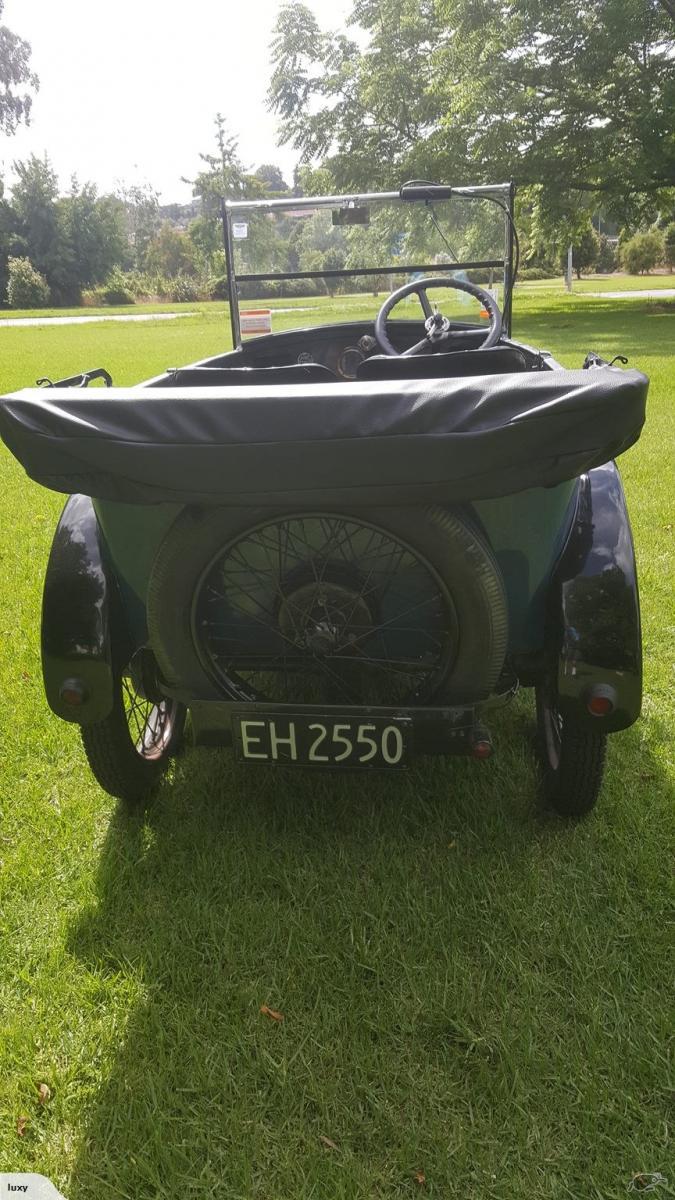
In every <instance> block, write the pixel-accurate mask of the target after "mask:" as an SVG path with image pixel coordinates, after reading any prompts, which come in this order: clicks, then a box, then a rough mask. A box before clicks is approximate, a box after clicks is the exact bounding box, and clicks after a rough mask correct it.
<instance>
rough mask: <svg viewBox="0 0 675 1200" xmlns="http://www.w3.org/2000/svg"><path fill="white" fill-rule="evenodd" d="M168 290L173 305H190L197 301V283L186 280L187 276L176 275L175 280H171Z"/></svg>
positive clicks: (192, 280) (193, 280)
mask: <svg viewBox="0 0 675 1200" xmlns="http://www.w3.org/2000/svg"><path fill="white" fill-rule="evenodd" d="M170 290H171V295H170V299H171V300H173V302H174V304H191V303H192V302H193V301H194V300H199V286H198V284H197V281H196V280H195V279H188V277H187V275H177V276H176V278H175V279H172V280H171V289H170Z"/></svg>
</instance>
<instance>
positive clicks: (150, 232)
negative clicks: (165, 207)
mask: <svg viewBox="0 0 675 1200" xmlns="http://www.w3.org/2000/svg"><path fill="white" fill-rule="evenodd" d="M118 198H119V200H121V202H122V204H123V206H124V213H125V221H126V228H127V239H128V241H129V245H130V248H131V256H132V262H133V266H134V267H135V268H136V270H137V271H143V270H144V269H145V257H146V254H147V252H148V246H149V245H150V243H151V241H152V240H153V238H154V237H155V236H156V234H157V231H158V230H159V226H160V217H159V193H158V192H156V191H155V189H154V188H153V187H151V186H150V184H145V185H144V186H139V185H137V184H136V185H133V186H132V187H122V188H120V190H119V192H118Z"/></svg>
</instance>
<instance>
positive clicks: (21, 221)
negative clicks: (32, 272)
mask: <svg viewBox="0 0 675 1200" xmlns="http://www.w3.org/2000/svg"><path fill="white" fill-rule="evenodd" d="M13 167H14V172H15V174H16V182H15V183H14V186H13V188H12V202H13V205H14V210H15V212H16V216H17V221H18V235H17V239H16V242H17V244H16V245H15V246H14V247H13V253H14V254H18V255H19V256H20V255H26V257H28V258H29V259H30V260H31V262H32V264H33V266H34V267H36V268H37V270H38V271H40V272H41V274H43V275H47V276H49V273H50V270H51V267H52V265H53V262H54V257H55V255H56V254H57V253H58V241H59V228H58V223H59V222H58V211H57V206H56V201H57V199H58V194H59V188H58V179H57V177H56V172H55V170H54V168H53V167H52V164H51V162H50V161H49V158H48V157H47V155H45V157H44V158H38V157H37V155H35V154H31V155H30V157H29V158H27V159H26V160H25V161H23V162H15V163H14V164H13Z"/></svg>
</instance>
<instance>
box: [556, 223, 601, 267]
mask: <svg viewBox="0 0 675 1200" xmlns="http://www.w3.org/2000/svg"><path fill="white" fill-rule="evenodd" d="M570 244H571V246H572V264H573V266H574V270H575V271H576V273H577V279H581V272H582V271H587V270H589V268H590V267H594V266H595V264H596V262H597V260H598V255H599V254H600V242H599V240H598V235H597V233H596V232H595V230H594V228H593V226H592V225H591V222H590V220H588V221H587V222H586V224H585V225H584V226H583V227H582V228H581V229H579V230H578V231H577V232H576V233H575V235H574V236H573V237H572V239H571V242H568V244H567V246H566V247H563V251H564V252H563V254H562V256H561V260H560V269H561V271H562V273H563V275H564V274H565V271H566V270H567V249H568V247H569V245H570Z"/></svg>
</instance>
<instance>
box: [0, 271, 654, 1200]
mask: <svg viewBox="0 0 675 1200" xmlns="http://www.w3.org/2000/svg"><path fill="white" fill-rule="evenodd" d="M340 310H342V312H343V315H344V316H347V315H349V314H350V313H351V312H352V311H355V310H354V306H353V304H352V302H342V303H341V305H340V304H339V303H338V304H336V305H335V306H334V308H333V312H334V313H336V315H337V314H339V312H340ZM310 315H311V314H307V316H308V317H309V316H310ZM285 320H286V318H284V321H285ZM515 327H516V332H517V335H518V336H520V337H522V339H523V340H526V341H529V342H531V343H533V344H541V345H544V346H547V347H549V348H550V349H551V350H552V351H553V352H554V353H555V354H556V355H557V356H559V357H560V358H561V360H562V361H563V362H564V363H566V364H567V365H579V364H580V362H581V360H582V358H583V355H584V353H585V351H586V350H587V349H589V348H593V349H596V350H599V351H600V352H602V353H603V354H605V355H607V356H611V355H613V354H616V353H619V352H621V353H625V354H627V355H628V356H629V357H630V359H631V364H632V365H635V366H639V367H641V368H643V369H645V370H646V371H647V372H648V373H649V374H650V375H651V379H652V384H651V391H650V403H649V420H648V424H647V427H646V430H645V433H644V435H643V437H642V439H641V441H640V443H639V444H638V445H637V446H636V447H635V448H634V449H632V450H631V451H629V453H628V454H626V455H625V456H624V457H623V459H622V463H621V465H622V473H623V477H624V481H625V484H626V489H627V493H628V501H629V506H630V511H631V516H632V520H633V526H634V534H635V539H636V546H637V554H638V561H639V568H640V576H641V585H642V596H643V610H644V612H643V615H644V642H645V656H646V663H645V667H646V695H645V706H644V716H643V718H642V720H641V721H640V723H639V724H638V725H637V726H635V727H634V728H633V729H631V730H628V731H626V732H625V733H623V734H619V735H617V736H616V737H615V738H613V739H611V744H610V752H609V763H608V772H607V778H606V785H605V789H604V794H603V796H602V800H601V803H600V806H599V808H598V810H597V813H596V814H595V815H594V816H593V817H592V818H591V819H590V820H589V821H588V822H586V823H584V824H582V825H578V826H566V825H564V824H562V823H560V822H558V821H556V820H554V819H553V818H551V817H548V816H546V815H545V814H543V813H541V812H540V810H539V808H538V806H537V803H536V798H535V792H536V778H535V771H534V766H533V762H532V759H531V755H530V750H529V732H530V727H531V707H530V703H529V700H528V699H526V698H524V699H523V700H521V701H519V702H518V703H517V704H515V705H514V706H513V707H512V708H511V709H509V710H506V711H504V712H503V713H502V715H501V717H500V719H499V721H498V722H497V723H496V724H495V729H494V732H495V739H496V745H497V750H498V754H497V755H496V757H495V758H494V759H493V760H491V762H490V763H489V764H487V765H478V764H473V763H470V762H465V761H464V760H456V761H448V762H443V761H440V760H438V761H437V760H427V761H422V762H421V763H420V764H419V765H416V766H415V767H414V768H413V769H412V770H411V771H410V772H409V773H408V774H407V775H406V776H404V777H401V778H397V779H396V780H392V779H386V780H382V779H372V780H365V781H363V780H359V783H358V786H356V785H355V783H354V781H353V780H352V779H350V778H348V777H345V778H338V777H332V776H330V777H329V776H325V777H322V776H315V775H311V776H306V775H301V774H299V775H292V776H291V777H290V778H288V777H281V776H277V775H275V774H265V773H257V772H255V771H253V770H251V773H248V772H247V771H246V769H237V768H236V767H235V766H234V765H233V763H232V761H231V758H230V756H229V754H228V753H227V752H222V753H207V752H202V751H200V752H195V751H190V752H188V753H187V754H186V755H185V756H184V757H183V758H181V759H180V760H179V762H178V764H177V766H176V768H175V772H174V775H173V778H172V780H171V781H170V783H168V784H167V785H166V786H165V787H164V788H163V789H162V791H161V792H160V794H159V795H158V797H157V800H156V802H155V803H154V805H153V806H152V807H151V808H150V809H149V811H148V813H147V814H146V815H145V817H144V818H137V819H127V818H125V817H124V816H123V815H122V814H121V813H120V812H119V811H117V809H116V807H115V805H114V804H113V803H112V802H111V801H110V800H109V799H108V798H107V797H106V796H104V795H103V794H102V793H101V792H100V791H99V790H98V789H97V788H96V786H95V785H94V784H93V783H92V781H91V778H90V776H89V775H88V772H87V770H86V768H85V764H84V760H83V755H82V752H81V750H80V748H79V743H78V738H77V733H76V730H75V729H73V728H70V727H67V726H66V725H64V724H62V723H61V722H59V721H57V720H56V718H54V717H52V716H51V715H50V714H49V712H48V711H47V709H46V706H45V702H44V699H43V696H42V687H41V681H40V666H39V631H38V625H39V608H40V593H41V583H42V577H43V574H44V568H45V563H46V557H47V553H48V549H49V544H50V539H51V535H52V531H53V527H54V522H55V520H56V517H57V514H58V511H59V509H60V507H61V498H60V497H58V496H55V495H52V494H51V493H48V492H45V491H42V490H41V489H40V488H38V487H37V486H35V485H33V484H32V483H31V482H29V481H28V480H27V479H26V478H25V476H24V475H23V473H22V471H21V469H20V468H19V467H18V465H17V464H16V463H15V462H14V460H13V459H11V458H10V456H9V455H8V454H7V453H6V452H5V451H4V450H3V449H2V448H0V480H1V484H2V486H1V488H0V571H1V581H2V582H1V589H2V594H1V596H0V642H1V650H0V694H1V695H2V709H0V731H1V734H2V745H1V748H0V754H1V755H2V776H1V778H0V805H1V825H0V860H2V867H1V870H0V914H1V917H0V922H1V928H2V937H3V943H2V950H1V957H0V962H1V963H2V972H1V974H0V1011H1V1012H2V1014H3V1016H2V1018H1V1020H2V1033H1V1034H0V1054H1V1068H0V1113H1V1114H2V1116H1V1118H0V1164H1V1165H2V1169H3V1170H27V1171H29V1170H34V1171H39V1172H42V1173H44V1174H46V1175H48V1176H50V1177H51V1178H53V1179H54V1181H55V1182H56V1183H57V1185H58V1186H59V1188H60V1189H61V1190H62V1191H63V1193H64V1195H65V1196H67V1197H68V1198H69V1200H95V1198H96V1200H99V1198H102V1197H106V1198H107V1197H110V1198H111V1200H131V1198H132V1197H133V1200H151V1198H152V1200H156V1198H162V1200H163V1198H165V1197H166V1198H167V1200H174V1198H177V1197H179V1196H184V1195H185V1196H188V1195H189V1196H194V1197H200V1198H201V1197H214V1198H215V1197H218V1200H295V1198H298V1200H309V1198H310V1197H312V1200H314V1198H316V1200H323V1198H324V1197H325V1198H326V1200H357V1198H358V1200H361V1198H373V1200H375V1198H377V1200H384V1198H390V1197H391V1198H392V1200H393V1198H396V1197H409V1196H413V1195H416V1194H417V1195H428V1196H434V1197H438V1198H443V1200H448V1198H454V1197H457V1198H458V1200H522V1198H523V1197H536V1198H537V1200H563V1198H564V1200H566V1198H568V1197H569V1198H574V1200H614V1198H616V1200H618V1198H619V1197H623V1196H625V1195H626V1188H627V1185H628V1182H629V1180H630V1179H631V1177H632V1176H633V1174H634V1173H636V1172H639V1171H662V1172H663V1173H664V1174H665V1175H666V1176H668V1178H669V1180H670V1183H669V1185H668V1186H666V1187H661V1188H660V1189H657V1190H656V1192H655V1193H654V1194H655V1196H658V1197H661V1196H667V1195H670V1196H673V1195H675V1190H674V1186H673V1185H674V1183H675V1172H674V1171H673V1168H672V1157H671V1158H670V1162H669V1148H668V1144H667V1139H668V1111H667V1105H668V1100H669V1096H671V1097H672V1092H669V1090H668V1088H669V1085H668V1074H667V1072H668V1066H667V1061H666V1043H667V1036H668V1033H669V1025H670V1023H669V1012H668V1007H669V1005H668V1000H669V984H670V975H669V964H668V940H667V937H666V930H665V918H666V908H667V898H668V887H669V879H670V854H671V851H672V832H673V825H672V796H673V778H674V775H675V772H674V770H673V763H672V740H671V731H672V722H673V701H672V682H673V638H672V634H673V626H674V625H675V613H674V611H673V600H672V541H673V531H672V523H673V512H672V506H673V487H672V448H673V447H672V443H673V422H672V401H673V384H672V358H671V359H669V358H668V349H669V347H671V346H672V345H673V317H672V313H671V312H670V311H669V310H668V309H667V308H666V309H664V310H663V311H659V310H658V309H653V308H649V307H648V306H647V305H646V304H645V302H641V301H616V302H614V301H609V300H608V301H605V300H592V299H590V298H588V297H583V296H577V295H572V296H571V297H565V296H563V297H559V298H555V297H550V296H541V297H540V296H538V295H537V294H536V292H535V290H534V289H532V290H528V291H527V292H525V291H523V292H522V293H521V295H520V297H519V300H518V304H517V311H516V326H515ZM226 342H227V338H226V328H225V326H224V320H223V314H222V312H221V313H220V314H219V315H215V316H214V315H210V314H201V315H200V316H198V317H196V318H186V319H185V320H180V321H176V322H168V323H166V324H158V325H152V324H149V325H147V326H146V325H136V326H131V325H129V326H124V325H93V326H85V327H76V326H75V327H63V328H61V329H58V330H56V329H51V330H50V329H47V330H42V329H33V330H32V331H30V332H29V331H26V330H14V329H3V330H2V331H0V380H1V382H2V387H1V390H2V391H3V392H5V391H8V390H11V389H14V388H17V387H20V386H24V385H26V384H27V383H30V382H31V381H32V380H33V379H34V378H35V377H36V376H37V375H38V374H42V373H48V374H50V375H52V376H55V377H56V376H58V375H59V374H61V373H63V374H69V373H72V372H73V371H74V370H77V369H79V368H81V367H85V366H93V365H105V366H107V367H108V368H109V369H110V370H111V371H112V372H113V375H114V376H115V378H116V380H117V381H118V382H120V383H125V382H132V381H136V380H138V379H140V378H143V377H147V376H149V375H151V374H153V373H154V372H156V371H158V370H161V369H162V368H163V367H165V366H167V365H169V364H175V363H181V362H184V361H186V360H191V359H192V360H194V359H195V358H198V357H200V356H201V355H205V354H209V353H215V352H217V351H218V350H221V349H223V348H224V346H225V345H226ZM669 455H670V458H669ZM669 463H670V466H669V465H668V464H669ZM262 1004H268V1005H269V1006H270V1007H272V1008H274V1009H279V1010H281V1011H282V1012H283V1013H284V1016H285V1020H284V1021H283V1023H281V1024H277V1023H275V1022H273V1021H271V1020H270V1019H269V1018H267V1017H265V1016H264V1015H262V1014H261V1013H260V1006H261V1005H262ZM41 1082H46V1083H48V1085H49V1087H50V1089H51V1092H52V1095H51V1099H50V1100H49V1101H48V1103H47V1104H46V1105H44V1106H40V1105H39V1103H38V1100H37V1085H38V1084H39V1083H41ZM22 1114H23V1115H26V1116H28V1117H29V1119H30V1122H29V1125H28V1127H27V1129H26V1132H25V1136H24V1137H22V1138H20V1137H18V1136H17V1133H16V1121H17V1118H18V1117H19V1116H20V1115H22ZM322 1137H325V1138H329V1139H331V1141H332V1142H333V1143H335V1146H336V1147H337V1148H336V1149H332V1148H331V1147H330V1146H327V1145H326V1144H324V1143H323V1142H322V1141H321V1138H322ZM418 1171H421V1172H423V1173H424V1175H425V1177H426V1184H425V1185H420V1184H418V1183H417V1182H416V1181H415V1178H414V1176H415V1174H416V1172H418Z"/></svg>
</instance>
